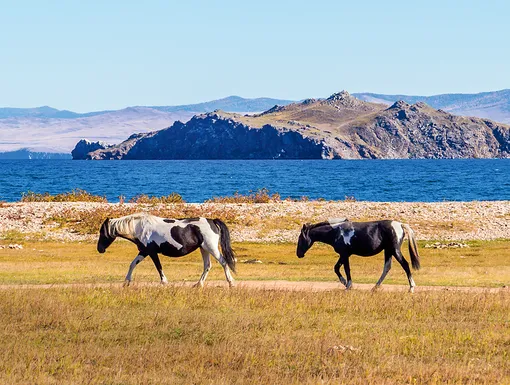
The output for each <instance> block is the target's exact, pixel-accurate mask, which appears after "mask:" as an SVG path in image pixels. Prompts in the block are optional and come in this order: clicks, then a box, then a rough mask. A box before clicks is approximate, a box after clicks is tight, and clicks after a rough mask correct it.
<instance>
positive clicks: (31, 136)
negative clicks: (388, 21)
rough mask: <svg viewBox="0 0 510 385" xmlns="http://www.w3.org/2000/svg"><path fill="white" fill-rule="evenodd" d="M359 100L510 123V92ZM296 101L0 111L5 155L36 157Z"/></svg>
mask: <svg viewBox="0 0 510 385" xmlns="http://www.w3.org/2000/svg"><path fill="white" fill-rule="evenodd" d="M353 95H354V96H356V97H357V98H359V99H361V100H364V101H368V102H375V103H383V104H386V105H391V104H392V103H394V102H395V101H397V100H404V101H406V102H407V103H410V104H415V103H417V102H420V101H422V102H425V103H427V104H428V105H430V106H432V107H434V108H436V109H442V110H444V111H447V112H450V113H453V114H456V115H466V116H476V117H481V118H488V119H491V120H494V121H498V122H503V123H505V122H506V123H510V90H502V91H495V92H484V93H479V94H445V95H436V96H428V97H425V96H407V95H383V94H371V93H358V94H353ZM291 103H293V101H291V100H281V99H271V98H256V99H245V98H241V97H239V96H229V97H227V98H223V99H219V100H213V101H210V102H205V103H199V104H189V105H179V106H148V107H143V106H138V107H128V108H125V109H121V110H113V111H94V112H87V113H77V112H73V111H67V110H57V109H54V108H51V107H48V106H45V107H38V108H0V152H6V151H7V152H8V151H15V150H19V149H28V150H29V151H32V152H60V153H70V151H71V149H73V147H74V146H75V144H76V143H77V142H78V141H79V140H81V139H83V138H86V139H89V140H90V141H105V142H108V143H120V142H122V141H123V140H124V139H125V138H127V137H129V136H130V135H132V134H134V133H144V132H151V131H157V130H161V129H163V128H167V127H169V126H171V125H172V124H173V123H174V122H175V121H177V120H179V121H181V122H187V121H188V120H189V119H190V118H191V117H192V116H193V115H196V114H200V113H207V112H212V111H214V110H218V109H219V110H223V111H226V112H237V113H254V112H262V111H266V110H268V109H270V108H271V107H273V106H274V105H282V106H285V105H288V104H291Z"/></svg>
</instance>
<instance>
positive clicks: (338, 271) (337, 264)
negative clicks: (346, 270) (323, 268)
mask: <svg viewBox="0 0 510 385" xmlns="http://www.w3.org/2000/svg"><path fill="white" fill-rule="evenodd" d="M340 267H342V257H341V256H340V258H338V261H337V263H336V264H335V273H336V275H337V276H338V279H339V280H340V283H342V284H343V285H344V286H347V281H346V280H345V278H344V277H342V273H340Z"/></svg>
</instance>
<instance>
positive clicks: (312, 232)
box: [296, 219, 420, 292]
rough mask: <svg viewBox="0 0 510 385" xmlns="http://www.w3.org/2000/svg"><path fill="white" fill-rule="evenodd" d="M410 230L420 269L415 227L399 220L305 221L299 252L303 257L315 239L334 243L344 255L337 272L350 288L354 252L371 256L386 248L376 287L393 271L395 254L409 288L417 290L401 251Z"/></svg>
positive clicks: (416, 266) (411, 251)
mask: <svg viewBox="0 0 510 385" xmlns="http://www.w3.org/2000/svg"><path fill="white" fill-rule="evenodd" d="M406 234H407V237H408V239H409V254H410V256H411V263H412V265H413V268H414V269H415V270H418V269H419V268H420V256H419V254H418V246H417V245H416V240H415V238H414V233H413V230H412V229H411V227H409V225H407V224H404V223H400V222H397V221H388V220H387V221H375V222H350V221H349V220H347V219H330V220H329V221H327V222H321V223H316V224H305V225H303V228H302V229H301V234H300V235H299V240H298V245H297V251H296V254H297V256H298V257H299V258H303V257H304V256H305V253H306V252H307V251H308V249H309V248H310V247H312V245H313V243H314V242H322V243H327V244H328V245H331V246H333V248H334V249H335V251H336V252H337V253H338V254H339V256H340V258H339V259H338V262H337V263H336V265H335V273H336V275H337V276H338V278H339V279H340V282H341V283H343V284H344V285H345V287H346V288H347V289H350V288H351V286H352V280H351V269H350V266H349V257H350V256H351V255H352V254H355V255H360V256H363V257H369V256H372V255H375V254H378V253H380V252H381V251H383V250H384V270H383V272H382V275H381V278H379V281H377V283H376V285H375V287H374V289H377V288H378V287H379V286H380V285H381V283H382V282H383V280H384V278H385V277H386V274H388V271H390V269H391V257H392V256H394V257H395V259H396V260H397V261H398V262H399V263H400V265H401V266H402V268H403V269H404V271H405V272H406V274H407V279H408V280H409V286H410V289H409V290H410V291H411V292H414V287H415V286H416V285H415V283H414V280H413V276H412V275H411V270H410V269H409V264H408V263H407V261H406V259H405V258H404V256H403V255H402V252H401V251H400V247H401V246H402V242H403V241H404V236H405V235H406ZM342 265H343V266H344V269H345V274H346V275H347V281H346V280H345V278H344V277H342V274H341V273H340V267H341V266H342Z"/></svg>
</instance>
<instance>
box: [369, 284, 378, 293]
mask: <svg viewBox="0 0 510 385" xmlns="http://www.w3.org/2000/svg"><path fill="white" fill-rule="evenodd" d="M379 288H380V286H377V285H375V286H374V287H373V288H372V290H371V291H372V292H375V291H377V290H379Z"/></svg>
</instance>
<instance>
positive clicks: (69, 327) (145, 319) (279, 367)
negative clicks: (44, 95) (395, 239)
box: [0, 240, 510, 385]
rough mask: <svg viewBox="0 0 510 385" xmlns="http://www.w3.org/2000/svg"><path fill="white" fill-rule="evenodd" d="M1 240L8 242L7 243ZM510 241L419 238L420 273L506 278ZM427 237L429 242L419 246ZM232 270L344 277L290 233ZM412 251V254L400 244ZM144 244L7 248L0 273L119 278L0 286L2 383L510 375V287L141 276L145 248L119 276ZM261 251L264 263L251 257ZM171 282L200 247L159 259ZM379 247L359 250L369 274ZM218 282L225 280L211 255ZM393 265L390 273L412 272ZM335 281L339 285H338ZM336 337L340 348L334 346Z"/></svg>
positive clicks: (355, 269)
mask: <svg viewBox="0 0 510 385" xmlns="http://www.w3.org/2000/svg"><path fill="white" fill-rule="evenodd" d="M4 242H5V241H4ZM2 243H3V242H2ZM509 243H510V241H494V242H470V246H471V247H470V248H467V249H440V250H434V249H424V248H420V252H421V256H422V270H420V271H419V272H416V273H415V280H416V282H417V284H418V286H420V285H460V286H500V285H502V284H506V285H508V284H509V282H510V258H509V256H510V255H509V254H510V247H508V246H509ZM420 246H423V244H420ZM234 248H235V250H236V251H237V254H238V261H239V265H238V274H237V276H236V278H237V279H238V280H254V279H256V280H272V279H287V280H309V281H332V282H334V281H335V280H336V277H335V275H334V273H333V264H334V262H335V257H334V253H333V251H332V250H331V248H329V247H327V246H324V245H316V246H314V247H313V248H312V250H310V252H309V253H308V254H307V256H306V257H305V258H304V259H298V258H297V257H296V256H295V245H293V244H251V243H239V244H235V245H234ZM404 253H405V254H406V255H407V252H406V251H405V252H404ZM135 254H136V248H135V246H134V245H133V244H131V243H129V242H127V241H123V240H118V241H116V242H115V243H114V244H113V245H112V246H111V247H110V248H109V249H108V251H107V253H106V254H101V255H100V254H98V253H97V252H96V250H95V243H91V242H89V243H55V242H32V243H31V242H24V248H23V249H21V250H15V249H0V284H22V283H27V284H28V283H118V285H115V286H112V287H108V288H97V289H91V288H72V289H65V288H52V289H21V288H16V286H14V287H9V288H3V289H1V290H0V310H1V311H0V322H1V324H2V325H3V327H2V329H1V330H0V352H1V353H0V384H41V385H46V384H83V383H87V384H191V383H194V384H252V383H260V384H317V383H325V384H338V383H345V384H421V383H430V384H443V383H452V384H456V383H462V384H467V383H473V384H480V383H487V384H501V383H508V382H509V381H510V376H509V373H510V360H509V356H508V351H509V347H510V319H509V315H508V309H509V307H510V293H509V292H508V291H502V292H499V293H497V294H494V293H492V294H491V293H459V292H418V293H416V294H414V295H410V294H405V293H395V292H384V291H383V292H377V293H368V292H363V291H354V292H346V291H344V290H341V289H339V290H335V291H331V292H283V291H282V292H278V291H270V290H249V289H243V288H235V289H232V290H228V289H223V288H217V287H207V286H206V288H205V289H204V290H194V289H188V288H184V287H140V286H137V285H136V282H143V281H150V282H157V281H158V275H157V273H156V271H155V268H154V266H153V265H152V262H151V261H150V260H146V261H144V262H143V263H141V264H140V265H139V266H138V267H137V268H136V270H135V273H134V281H135V285H134V286H133V287H130V288H126V289H121V288H120V283H121V282H122V281H123V279H124V276H125V274H126V272H127V268H128V265H129V263H130V261H131V260H132V258H134V256H135ZM253 258H256V259H259V260H261V261H262V262H263V263H262V264H243V263H242V261H243V260H247V259H253ZM162 263H163V268H164V270H165V273H166V275H167V276H168V278H169V280H170V281H174V282H175V281H177V282H179V281H182V280H186V281H193V282H194V281H196V280H197V279H198V277H199V275H200V273H201V270H202V262H201V258H200V255H199V253H197V252H195V253H193V254H192V255H190V256H188V257H184V258H179V259H169V258H164V257H163V258H162ZM382 264H383V257H382V255H379V256H376V257H371V258H360V257H353V258H351V265H352V273H353V278H354V282H355V284H356V282H359V283H374V282H375V281H376V280H377V278H378V277H379V275H380V273H381V270H382ZM209 279H210V280H224V276H223V272H222V269H221V268H220V267H219V265H218V264H217V263H216V262H213V270H212V271H211V274H210V275H209ZM405 282H406V279H405V275H404V273H403V271H402V269H401V268H400V266H398V265H397V264H394V268H393V269H392V270H391V272H390V274H389V276H388V277H387V279H386V281H385V283H388V284H390V283H399V284H405ZM339 286H340V285H339ZM335 347H336V348H335Z"/></svg>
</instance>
